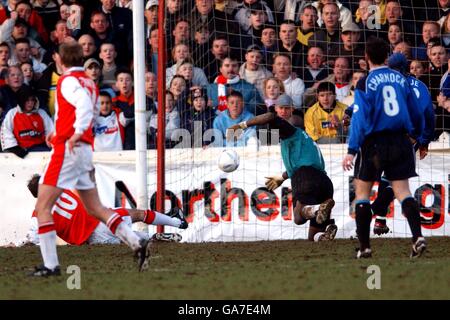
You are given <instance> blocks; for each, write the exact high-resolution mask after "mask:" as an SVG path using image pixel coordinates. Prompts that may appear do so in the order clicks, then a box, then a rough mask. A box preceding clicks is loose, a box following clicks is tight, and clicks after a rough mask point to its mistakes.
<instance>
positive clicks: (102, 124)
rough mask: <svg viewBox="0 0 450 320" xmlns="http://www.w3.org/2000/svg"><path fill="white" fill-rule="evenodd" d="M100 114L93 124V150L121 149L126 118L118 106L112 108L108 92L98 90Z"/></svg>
mask: <svg viewBox="0 0 450 320" xmlns="http://www.w3.org/2000/svg"><path fill="white" fill-rule="evenodd" d="M98 100H99V103H100V114H99V116H98V117H97V118H96V119H95V124H94V132H95V138H94V151H120V150H123V141H124V138H125V131H124V127H125V126H126V125H127V123H126V121H127V120H126V119H125V117H124V116H123V112H121V111H120V110H119V109H118V108H113V106H112V99H111V96H110V95H109V93H107V92H100V95H99V97H98Z"/></svg>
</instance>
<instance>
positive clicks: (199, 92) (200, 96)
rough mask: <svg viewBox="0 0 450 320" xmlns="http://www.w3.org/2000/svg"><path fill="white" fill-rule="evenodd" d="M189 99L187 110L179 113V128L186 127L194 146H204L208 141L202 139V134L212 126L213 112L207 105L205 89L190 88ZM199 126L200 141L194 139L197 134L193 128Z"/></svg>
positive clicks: (197, 128) (196, 128) (195, 128)
mask: <svg viewBox="0 0 450 320" xmlns="http://www.w3.org/2000/svg"><path fill="white" fill-rule="evenodd" d="M189 100H190V101H191V105H190V108H189V109H188V110H187V112H185V113H184V114H181V128H183V129H186V130H187V131H188V132H189V133H190V134H191V143H192V146H193V147H194V148H195V147H200V146H206V145H208V144H209V141H205V140H204V139H203V134H204V133H205V132H206V130H209V129H211V128H212V127H213V121H214V119H215V112H214V110H213V109H211V108H210V107H208V96H207V95H206V90H205V89H201V88H196V89H194V90H191V93H190V97H189ZM200 126H201V127H200ZM199 128H200V130H201V131H200V132H201V137H202V140H201V143H199V141H195V139H196V138H197V136H195V134H194V133H195V130H199Z"/></svg>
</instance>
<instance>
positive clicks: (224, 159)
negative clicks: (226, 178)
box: [218, 149, 239, 172]
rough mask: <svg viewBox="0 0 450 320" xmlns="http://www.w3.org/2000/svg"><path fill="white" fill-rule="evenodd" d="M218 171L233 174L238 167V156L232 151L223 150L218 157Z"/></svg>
mask: <svg viewBox="0 0 450 320" xmlns="http://www.w3.org/2000/svg"><path fill="white" fill-rule="evenodd" d="M218 164H219V169H220V170H222V171H223V172H233V171H234V170H236V169H237V168H238V167H239V156H238V154H237V153H236V151H234V150H230V149H227V150H223V151H222V153H221V154H220V156H219V163H218Z"/></svg>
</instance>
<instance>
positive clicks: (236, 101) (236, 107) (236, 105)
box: [213, 91, 256, 147]
mask: <svg viewBox="0 0 450 320" xmlns="http://www.w3.org/2000/svg"><path fill="white" fill-rule="evenodd" d="M226 99H227V102H226V105H227V109H225V110H224V111H223V112H221V113H220V114H219V115H218V116H217V117H216V118H215V119H214V122H213V128H214V129H215V130H218V132H220V134H221V136H222V140H223V145H217V143H218V141H214V142H215V144H214V145H216V146H224V147H241V146H245V145H247V143H248V141H249V140H250V139H251V138H252V139H253V138H255V139H256V130H255V128H248V129H246V130H244V132H243V133H242V135H240V136H239V137H236V138H237V139H236V140H235V141H234V140H231V139H230V140H228V139H226V138H227V137H226V134H227V129H228V128H229V127H231V126H232V125H235V124H239V123H241V122H243V121H247V120H249V119H251V118H253V117H254V114H252V113H250V112H248V111H247V110H245V108H244V97H243V96H242V94H241V92H239V91H232V92H231V93H230V94H229V95H228V96H227V97H226Z"/></svg>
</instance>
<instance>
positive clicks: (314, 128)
mask: <svg viewBox="0 0 450 320" xmlns="http://www.w3.org/2000/svg"><path fill="white" fill-rule="evenodd" d="M345 109H347V105H345V104H343V103H340V102H339V101H336V106H335V107H334V108H333V110H332V111H330V112H327V111H325V110H324V109H323V108H322V107H321V105H320V104H319V102H316V103H315V104H313V105H312V106H311V107H310V108H308V110H307V111H306V114H305V129H306V133H307V134H308V135H309V136H310V137H311V138H312V139H313V140H314V141H317V140H319V139H320V138H324V137H326V138H336V137H337V136H338V130H337V129H336V128H335V127H333V124H332V122H333V118H334V122H335V123H338V124H339V127H341V124H342V118H343V117H344V111H345Z"/></svg>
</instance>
